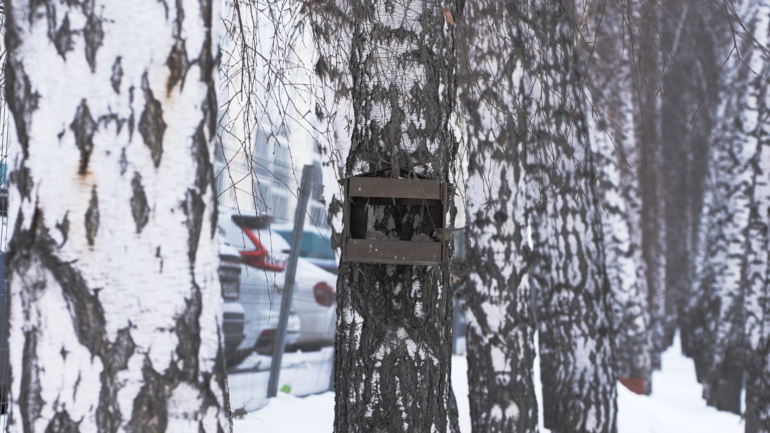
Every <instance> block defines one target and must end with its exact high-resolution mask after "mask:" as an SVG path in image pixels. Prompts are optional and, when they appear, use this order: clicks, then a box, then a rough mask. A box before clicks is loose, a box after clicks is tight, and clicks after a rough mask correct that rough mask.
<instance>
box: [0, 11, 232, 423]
mask: <svg viewBox="0 0 770 433" xmlns="http://www.w3.org/2000/svg"><path fill="white" fill-rule="evenodd" d="M5 11H6V13H7V15H8V22H7V35H6V42H7V44H8V48H9V49H10V53H11V54H10V59H11V60H10V62H9V67H8V69H7V74H8V75H7V83H6V92H7V95H8V102H9V105H10V108H11V111H12V113H13V117H14V122H15V127H16V134H17V137H18V140H17V141H16V142H15V143H14V146H13V150H12V153H11V155H10V158H9V161H10V162H11V165H12V173H11V175H10V179H11V188H10V190H11V200H10V202H11V204H12V210H11V211H10V212H9V219H10V221H9V224H10V226H12V227H14V229H13V237H12V239H11V241H10V246H9V251H8V254H7V256H6V260H7V264H8V275H9V283H10V292H11V306H10V317H11V334H10V348H11V353H12V356H11V360H12V372H13V384H12V395H13V407H12V411H11V417H10V419H9V431H24V432H43V431H46V432H49V431H50V432H53V431H57V432H58V431H67V432H74V431H99V432H119V431H120V432H144V431H206V432H222V431H225V430H229V429H230V426H229V422H228V413H227V411H228V407H227V385H226V376H225V365H224V356H223V352H222V338H221V336H222V334H221V317H222V298H221V291H220V286H219V282H218V278H217V264H218V260H217V253H216V245H217V243H216V242H215V234H216V230H215V229H216V205H215V204H216V191H215V186H214V177H213V170H212V165H211V160H212V158H213V149H214V146H213V143H214V140H215V135H216V113H217V103H216V77H217V63H218V57H219V46H218V41H219V34H218V29H217V27H218V26H219V23H220V20H219V11H218V3H217V2H214V1H211V0H206V1H200V2H199V1H182V0H180V1H177V2H176V3H167V2H156V1H154V0H153V1H132V2H122V1H106V0H105V1H95V0H92V1H85V2H82V3H78V2H22V1H19V2H15V1H14V2H5Z"/></svg>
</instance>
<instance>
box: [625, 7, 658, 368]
mask: <svg viewBox="0 0 770 433" xmlns="http://www.w3.org/2000/svg"><path fill="white" fill-rule="evenodd" d="M634 11H635V13H636V14H637V15H638V16H637V17H636V19H637V20H638V22H639V24H638V28H639V30H640V32H641V34H639V35H637V36H636V40H635V42H634V46H633V49H634V51H635V52H634V53H633V54H632V55H633V56H635V57H636V59H637V60H636V63H635V64H636V69H637V70H636V73H635V77H636V82H635V83H634V91H635V93H636V97H637V104H638V105H637V106H638V110H639V111H638V113H637V115H636V116H635V121H636V131H637V132H636V136H637V139H638V145H639V147H640V153H641V161H640V162H641V164H639V165H638V167H637V168H638V170H639V172H638V176H639V182H640V185H641V190H642V239H643V242H642V254H643V256H644V260H645V262H646V264H647V276H646V278H647V293H648V305H649V313H650V324H649V329H650V339H651V341H652V346H653V351H652V354H651V357H652V358H651V363H652V368H653V369H656V370H657V369H660V367H661V365H660V354H661V352H662V351H663V349H664V346H665V343H664V325H665V320H666V310H665V308H666V293H665V291H666V267H665V258H666V250H665V247H666V243H665V230H666V227H665V196H664V195H663V192H662V191H663V190H662V188H663V180H664V179H663V166H662V165H663V157H662V150H661V148H662V146H663V135H662V129H661V128H662V125H661V122H662V119H661V104H662V98H663V95H662V92H663V89H662V82H661V80H660V79H659V77H660V76H662V65H661V63H662V59H661V54H660V52H659V50H660V41H659V35H658V34H657V33H656V26H658V15H659V12H658V10H657V8H656V6H655V5H654V4H652V3H642V4H640V5H638V6H637V7H634ZM632 34H636V32H632Z"/></svg>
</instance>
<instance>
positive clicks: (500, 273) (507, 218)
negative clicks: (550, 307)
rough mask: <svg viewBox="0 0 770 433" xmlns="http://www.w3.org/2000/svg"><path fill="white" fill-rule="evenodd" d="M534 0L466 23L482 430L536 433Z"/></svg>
mask: <svg viewBox="0 0 770 433" xmlns="http://www.w3.org/2000/svg"><path fill="white" fill-rule="evenodd" d="M527 7H528V5H527V4H526V3H518V2H514V1H505V2H502V1H494V0H492V1H479V2H472V3H469V4H468V5H467V6H466V11H465V14H464V15H463V16H461V18H460V20H459V23H458V32H459V33H460V35H461V37H462V41H463V45H462V47H463V50H462V53H461V54H460V59H461V60H460V64H461V68H462V69H461V70H462V73H461V78H460V80H459V88H458V90H459V93H460V101H461V104H462V108H461V109H462V112H463V116H465V117H466V119H467V120H466V121H467V125H468V136H469V166H468V178H467V181H466V197H467V215H468V220H467V225H466V233H467V239H468V247H467V248H468V249H467V253H466V257H467V258H468V261H469V265H470V269H471V274H470V278H469V281H468V284H467V286H466V288H465V289H464V291H463V293H462V295H461V296H462V299H463V307H464V314H465V317H466V321H467V323H468V328H467V336H466V337H467V339H466V347H467V358H468V384H469V393H470V395H469V400H470V406H471V424H472V426H473V431H474V432H490V433H491V432H535V431H537V401H536V400H535V390H534V382H533V371H532V367H533V361H534V357H535V347H534V334H535V331H536V329H537V328H536V324H535V316H534V314H533V309H532V307H533V304H532V297H531V292H530V290H529V264H528V259H529V252H530V248H529V246H528V245H527V225H528V216H527V214H528V213H529V212H531V210H532V203H531V202H530V200H529V196H528V194H527V181H528V179H527V178H528V175H527V172H526V169H527V167H526V163H527V156H526V152H527V151H528V149H531V148H533V147H535V146H536V145H537V140H536V138H535V136H534V135H533V134H531V133H530V129H529V127H530V124H529V122H528V118H530V117H534V116H537V115H538V113H537V109H538V107H539V106H538V104H537V102H538V101H536V100H534V99H533V98H532V95H531V94H530V93H529V91H530V89H531V88H532V86H533V85H534V84H536V81H537V77H536V75H535V74H536V73H535V71H536V70H537V68H538V60H539V59H538V55H537V53H536V52H535V51H534V50H533V49H532V38H533V36H534V34H535V32H536V31H537V29H536V28H533V27H532V26H531V23H529V22H528V21H529V19H531V18H532V15H531V12H529V11H528V10H527Z"/></svg>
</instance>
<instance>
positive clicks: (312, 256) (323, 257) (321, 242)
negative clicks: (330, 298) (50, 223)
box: [271, 224, 339, 275]
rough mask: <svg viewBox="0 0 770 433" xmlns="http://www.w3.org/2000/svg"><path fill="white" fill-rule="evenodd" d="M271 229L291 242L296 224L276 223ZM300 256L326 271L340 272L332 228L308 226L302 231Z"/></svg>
mask: <svg viewBox="0 0 770 433" xmlns="http://www.w3.org/2000/svg"><path fill="white" fill-rule="evenodd" d="M271 230H272V231H273V232H275V233H278V234H279V235H281V237H282V238H284V240H286V242H287V243H289V244H291V237H292V234H293V233H294V226H292V225H290V224H281V225H277V224H276V225H273V226H271ZM299 256H300V257H302V258H304V259H307V261H309V262H310V263H312V264H314V265H316V266H318V267H319V268H321V269H323V270H325V271H329V272H331V273H333V274H335V275H336V274H337V273H339V264H338V263H337V255H336V254H334V250H333V249H332V243H331V231H330V230H325V229H318V228H316V227H306V228H305V230H304V232H302V243H301V244H300V249H299Z"/></svg>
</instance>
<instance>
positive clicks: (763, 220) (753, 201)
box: [717, 0, 770, 433]
mask: <svg viewBox="0 0 770 433" xmlns="http://www.w3.org/2000/svg"><path fill="white" fill-rule="evenodd" d="M736 11H737V13H738V14H739V16H740V17H741V18H742V20H743V22H744V23H747V24H749V25H748V26H747V30H748V31H750V32H751V33H752V35H751V36H753V37H754V38H755V39H756V40H757V41H759V42H760V43H762V44H763V45H764V46H767V44H768V43H769V42H770V32H768V26H770V2H768V1H766V0H758V1H745V2H741V3H739V5H738V8H736ZM740 48H744V47H739V49H740ZM746 49H747V50H746V51H748V52H745V53H742V54H744V55H743V56H742V57H743V58H742V60H743V61H745V62H746V63H747V64H748V67H749V68H750V69H751V70H752V71H755V72H756V73H754V72H749V71H747V70H746V69H747V68H745V67H742V65H741V64H737V62H735V63H736V64H737V65H736V72H737V73H735V74H734V75H737V79H736V80H735V81H736V84H737V86H736V88H738V89H742V91H741V92H735V93H736V94H734V95H733V96H732V97H731V98H729V99H728V101H729V102H733V101H735V102H733V105H734V107H732V108H733V110H729V108H731V107H730V105H728V110H726V112H725V116H724V121H725V124H724V127H725V129H726V130H727V131H726V132H728V133H727V134H725V135H727V136H728V137H729V136H730V135H735V136H737V137H736V138H738V139H739V140H736V141H739V142H740V144H741V145H742V146H741V148H740V150H742V151H743V152H742V153H740V154H739V155H740V156H741V157H742V162H744V163H745V165H744V167H743V170H742V172H741V174H742V176H741V177H740V181H741V183H740V184H739V191H737V194H736V195H739V197H740V198H743V195H745V196H746V199H745V201H746V202H747V203H745V205H746V209H745V213H747V225H746V227H745V228H744V230H745V231H744V233H743V234H744V244H743V248H744V251H745V252H744V255H743V256H742V257H741V259H742V262H740V264H741V269H740V275H739V278H740V287H739V293H738V299H737V301H739V302H741V304H740V305H739V306H738V307H739V308H740V311H739V312H740V313H741V314H740V315H738V316H737V317H736V315H734V314H733V315H732V316H727V317H726V319H728V321H729V322H730V323H729V324H730V325H731V326H729V327H727V326H723V327H721V329H720V331H722V333H721V335H720V337H722V338H725V337H728V338H729V337H733V336H734V335H735V334H738V335H739V336H740V337H742V338H741V340H740V341H739V343H741V346H742V347H741V349H743V350H742V351H740V352H739V353H740V354H741V355H743V357H742V358H741V359H740V361H741V366H742V367H744V369H745V370H746V373H747V374H746V390H745V391H746V400H745V401H746V407H745V410H744V414H743V416H744V418H745V419H746V433H768V432H770V242H769V241H770V139H768V134H769V133H770V126H768V125H769V124H770V95H768V87H770V86H768V85H767V82H766V81H765V79H766V77H767V76H768V75H770V60H768V59H767V58H766V57H765V56H764V55H762V53H759V52H756V51H754V50H753V47H746ZM729 132H733V134H729ZM736 201H737V200H736ZM736 204H738V205H740V204H743V203H740V202H738V203H736ZM733 261H737V259H734V260H733ZM734 308H735V307H734ZM736 319H738V320H736ZM736 328H737V329H736ZM743 345H745V347H743ZM723 347H725V348H726V350H730V349H731V347H730V345H724V346H723ZM717 360H718V361H719V360H721V359H720V358H719V357H717Z"/></svg>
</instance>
